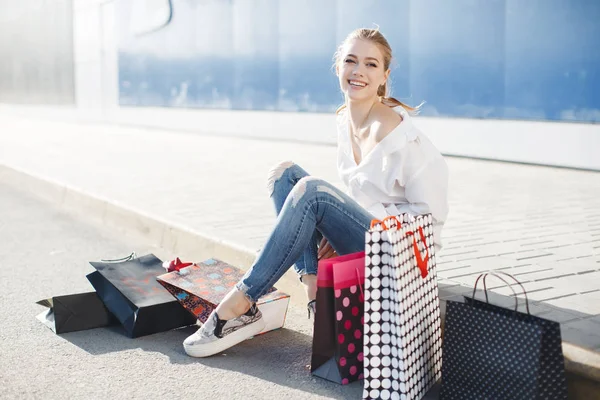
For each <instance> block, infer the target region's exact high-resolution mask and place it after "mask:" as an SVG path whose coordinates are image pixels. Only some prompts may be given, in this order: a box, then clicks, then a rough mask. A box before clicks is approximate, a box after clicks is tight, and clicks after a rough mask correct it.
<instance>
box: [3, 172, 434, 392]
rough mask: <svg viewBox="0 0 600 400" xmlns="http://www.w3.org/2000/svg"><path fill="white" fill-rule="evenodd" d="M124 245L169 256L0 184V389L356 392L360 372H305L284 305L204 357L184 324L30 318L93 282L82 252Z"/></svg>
mask: <svg viewBox="0 0 600 400" xmlns="http://www.w3.org/2000/svg"><path fill="white" fill-rule="evenodd" d="M131 251H136V252H137V254H147V253H154V254H156V255H157V256H158V257H160V258H162V259H166V258H167V257H171V256H172V255H171V254H165V253H164V252H163V251H162V250H161V249H157V248H153V247H152V246H149V245H148V244H145V243H143V242H142V241H141V240H140V239H139V238H136V237H133V236H128V235H127V234H126V233H124V232H120V231H115V230H110V229H108V228H106V227H104V226H99V225H96V224H93V223H91V222H90V221H87V220H84V219H81V218H79V217H78V218H75V217H73V216H71V215H69V214H65V213H63V212H61V211H58V210H56V209H54V208H52V207H51V206H50V205H49V204H48V203H45V202H43V201H41V200H39V199H37V198H35V197H32V196H31V195H30V194H27V193H24V192H21V191H19V190H16V189H15V188H13V187H11V186H4V185H2V184H0V284H1V287H2V290H1V291H0V300H1V301H0V327H1V328H0V343H1V347H0V355H1V357H0V387H1V388H2V389H1V391H0V398H3V399H4V398H6V399H21V398H27V399H29V398H31V399H79V398H81V399H83V398H85V399H121V398H123V399H124V398H127V399H138V398H139V399H142V398H143V399H155V398H156V399H158V398H165V397H171V398H173V397H175V398H180V399H188V398H189V399H207V398H208V399H226V398H227V399H231V398H234V399H267V398H268V399H283V398H286V399H308V398H310V399H316V398H335V399H359V398H361V397H362V382H356V383H353V384H351V385H347V386H340V385H336V384H333V383H330V382H327V381H324V380H322V379H319V378H314V377H312V376H311V375H310V373H309V370H308V369H307V365H308V364H309V363H310V353H311V341H312V336H311V335H312V327H311V321H308V320H307V319H306V312H305V310H304V309H299V308H295V307H293V306H290V309H289V311H288V316H287V321H286V326H285V328H284V329H281V330H278V331H275V332H270V333H268V334H265V335H262V336H259V337H257V338H254V339H251V340H248V341H246V342H244V343H242V344H240V345H238V346H236V347H234V348H232V349H230V350H229V351H227V352H225V353H222V354H220V355H217V356H214V357H211V358H207V359H194V358H190V357H188V356H187V355H186V354H185V353H184V351H183V347H182V345H181V343H182V341H183V340H184V339H185V337H186V336H187V335H189V334H191V333H193V331H194V328H193V327H188V328H183V329H179V330H175V331H170V332H165V333H159V334H155V335H150V336H146V337H142V338H137V339H130V338H128V337H126V336H124V335H123V333H122V332H121V330H120V328H119V327H111V328H99V329H93V330H88V331H80V332H73V333H67V334H63V335H55V334H54V333H53V332H52V331H51V330H50V329H48V328H47V327H46V326H44V325H43V324H42V323H41V322H39V321H38V320H37V319H36V318H35V317H36V315H37V314H39V313H40V312H42V311H43V310H44V308H43V307H42V306H39V305H37V304H35V302H36V301H38V300H40V299H44V298H48V297H51V296H57V295H64V294H70V293H81V292H86V291H90V290H93V289H92V287H91V286H90V285H89V283H88V282H87V279H86V278H85V275H86V274H87V273H89V272H92V271H93V268H92V267H91V266H90V265H89V264H88V261H95V260H100V259H102V258H118V257H121V256H123V255H126V254H129V253H130V252H131ZM431 398H433V397H431Z"/></svg>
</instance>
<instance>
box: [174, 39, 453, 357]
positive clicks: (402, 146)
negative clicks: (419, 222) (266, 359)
mask: <svg viewBox="0 0 600 400" xmlns="http://www.w3.org/2000/svg"><path fill="white" fill-rule="evenodd" d="M391 59H392V52H391V48H390V46H389V44H388V42H387V40H386V39H385V38H384V37H383V35H382V34H381V33H380V32H379V31H378V30H375V29H358V30H356V31H354V32H352V33H350V35H349V36H348V37H347V38H346V39H345V40H344V42H343V43H342V44H341V45H340V47H339V48H338V50H337V52H336V54H335V70H336V73H337V76H338V77H339V83H340V89H341V91H342V93H343V94H344V100H345V101H344V104H343V105H342V106H341V107H340V108H339V109H338V111H337V123H338V127H337V130H338V155H337V158H338V159H337V166H338V171H339V174H340V176H341V178H342V180H343V182H344V183H345V185H346V186H347V189H348V190H347V193H344V192H342V191H340V190H339V189H338V188H336V187H334V186H333V185H331V184H329V183H327V182H325V181H323V180H320V179H316V178H313V177H311V176H309V174H308V173H307V172H306V171H304V170H303V169H302V168H300V167H299V166H297V165H295V164H294V163H292V162H284V163H281V164H280V165H278V166H276V167H275V168H274V169H273V170H272V171H271V173H270V174H269V179H268V187H269V190H270V196H271V198H272V199H273V201H274V203H275V209H276V211H277V215H278V217H277V221H276V224H275V227H274V228H273V231H272V232H271V234H270V236H269V238H268V239H267V242H266V244H265V246H264V247H263V249H262V251H261V252H260V254H259V255H258V257H257V259H256V261H255V262H254V264H253V265H252V267H251V268H250V269H249V270H248V272H247V273H246V274H245V275H244V277H243V279H242V280H241V281H240V282H239V283H238V284H237V285H236V287H235V288H234V289H233V290H232V291H231V292H229V293H228V294H227V296H226V297H225V299H224V300H223V301H222V302H221V303H220V304H219V306H218V307H217V309H216V310H215V311H214V312H213V313H212V314H211V315H210V317H209V318H208V320H207V321H206V323H205V324H204V325H203V326H202V327H201V328H200V329H199V330H198V331H197V332H196V333H195V334H193V335H191V336H190V337H188V338H187V339H186V340H185V341H184V342H183V346H184V348H185V351H186V352H187V354H188V355H190V356H192V357H207V356H210V355H213V354H216V353H218V352H221V351H223V350H225V349H227V348H230V347H231V346H234V345H235V344H237V343H240V342H241V341H243V340H245V339H247V338H249V337H251V336H253V335H255V334H257V333H259V332H260V331H261V330H262V329H263V328H264V325H265V322H264V320H263V319H262V315H261V313H260V311H259V310H258V308H257V307H256V304H255V303H256V300H257V299H258V298H259V297H260V296H262V295H263V294H265V293H266V292H267V291H268V290H269V289H270V288H271V287H272V286H273V285H274V284H275V283H276V282H277V281H278V280H279V278H281V276H282V275H283V274H284V273H285V272H286V271H287V270H288V269H289V268H290V267H291V266H292V265H294V267H295V269H296V271H297V272H298V274H299V275H300V279H301V281H302V282H303V284H304V285H305V286H306V291H307V295H308V300H309V313H310V309H311V308H312V311H313V312H314V301H313V300H314V299H315V297H316V290H317V288H316V286H317V285H316V273H317V263H318V260H319V259H321V258H329V257H332V256H335V255H336V254H339V255H343V254H348V253H353V252H358V251H362V250H364V245H365V232H366V231H367V230H368V229H369V226H370V222H371V220H372V219H373V218H378V219H383V218H384V217H386V216H388V215H398V214H401V213H405V212H406V213H410V214H412V215H418V214H425V213H431V214H432V216H433V219H434V244H435V247H436V249H437V250H439V249H440V248H441V238H440V234H441V229H442V225H443V224H444V221H445V220H446V215H447V214H448V202H447V189H448V170H447V167H446V163H445V161H444V159H443V157H442V155H441V154H440V153H439V151H438V150H437V149H436V148H435V147H434V146H433V145H432V144H431V142H430V141H429V140H428V139H427V138H426V137H425V136H424V135H423V134H422V133H421V132H420V131H419V130H417V129H416V128H415V127H414V126H413V123H412V121H411V116H410V114H411V113H415V112H416V111H417V110H416V109H415V108H412V107H409V106H407V105H405V104H402V103H401V102H399V101H398V100H396V99H394V98H391V97H387V96H388V85H387V81H388V77H389V75H390V62H391Z"/></svg>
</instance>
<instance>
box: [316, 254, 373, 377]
mask: <svg viewBox="0 0 600 400" xmlns="http://www.w3.org/2000/svg"><path fill="white" fill-rule="evenodd" d="M364 280H365V254H364V252H359V253H353V254H348V255H345V256H341V257H335V258H329V259H326V260H321V261H320V262H319V268H318V272H317V286H318V289H317V308H316V312H315V329H314V335H313V352H312V361H311V372H312V374H313V375H315V376H318V377H321V378H324V379H327V380H330V381H333V382H336V383H340V384H344V385H345V384H347V383H350V382H353V381H356V380H358V379H362V377H363V376H362V374H363V303H364V296H363V292H362V287H363V284H364Z"/></svg>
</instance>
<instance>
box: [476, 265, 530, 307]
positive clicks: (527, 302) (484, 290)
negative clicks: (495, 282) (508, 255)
mask: <svg viewBox="0 0 600 400" xmlns="http://www.w3.org/2000/svg"><path fill="white" fill-rule="evenodd" d="M499 274H503V275H506V276H508V277H509V278H511V279H512V280H514V281H515V282H516V283H517V284H518V285H519V286H521V289H522V291H523V295H524V296H525V308H526V309H527V314H531V312H530V311H529V298H528V297H527V291H526V290H525V287H524V286H523V284H522V283H521V282H519V281H518V280H517V278H515V277H514V276H512V275H511V274H508V273H506V272H503V271H490V272H486V273H485V274H480V275H479V276H478V277H477V280H476V281H475V287H473V296H472V298H473V299H474V298H475V291H476V290H477V285H478V284H479V280H480V279H481V278H482V277H483V293H484V294H485V302H486V303H488V304H489V299H488V294H487V284H486V279H487V276H488V275H492V276H495V277H496V278H498V279H500V280H501V281H502V282H504V283H506V285H508V287H509V288H510V290H512V292H513V294H514V295H515V311H517V310H518V308H519V300H518V298H517V292H516V291H515V289H514V288H513V285H512V284H510V283H509V282H508V281H507V280H506V279H504V278H503V277H502V276H500V275H499Z"/></svg>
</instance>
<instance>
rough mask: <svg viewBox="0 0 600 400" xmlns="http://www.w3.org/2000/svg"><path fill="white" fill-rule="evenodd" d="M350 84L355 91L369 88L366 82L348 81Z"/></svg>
mask: <svg viewBox="0 0 600 400" xmlns="http://www.w3.org/2000/svg"><path fill="white" fill-rule="evenodd" d="M348 84H349V85H350V87H352V88H353V89H362V88H364V87H366V86H367V84H366V83H365V82H361V81H357V80H354V79H348Z"/></svg>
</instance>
